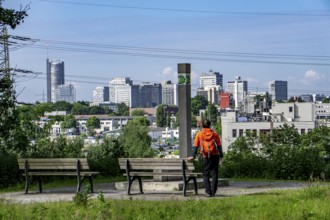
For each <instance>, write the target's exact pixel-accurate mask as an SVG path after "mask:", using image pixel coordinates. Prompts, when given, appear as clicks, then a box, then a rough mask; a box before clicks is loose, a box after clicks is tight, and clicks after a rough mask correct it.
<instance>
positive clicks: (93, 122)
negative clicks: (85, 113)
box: [86, 116, 101, 135]
mask: <svg viewBox="0 0 330 220" xmlns="http://www.w3.org/2000/svg"><path fill="white" fill-rule="evenodd" d="M86 126H87V129H88V132H89V133H90V135H93V134H94V129H96V128H100V127H101V121H100V119H98V118H97V117H95V116H93V117H90V118H88V119H87V122H86Z"/></svg>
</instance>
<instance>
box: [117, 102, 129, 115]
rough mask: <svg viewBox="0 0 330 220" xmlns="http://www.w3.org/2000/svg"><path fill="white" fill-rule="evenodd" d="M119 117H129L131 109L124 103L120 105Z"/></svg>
mask: <svg viewBox="0 0 330 220" xmlns="http://www.w3.org/2000/svg"><path fill="white" fill-rule="evenodd" d="M117 115H118V116H128V115H129V107H128V106H127V105H126V104H125V103H124V102H122V103H119V104H118V111H117Z"/></svg>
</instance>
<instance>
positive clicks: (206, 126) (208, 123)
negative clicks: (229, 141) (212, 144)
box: [202, 119, 211, 128]
mask: <svg viewBox="0 0 330 220" xmlns="http://www.w3.org/2000/svg"><path fill="white" fill-rule="evenodd" d="M202 126H203V128H210V127H211V121H210V120H209V119H205V120H204V121H203V124H202Z"/></svg>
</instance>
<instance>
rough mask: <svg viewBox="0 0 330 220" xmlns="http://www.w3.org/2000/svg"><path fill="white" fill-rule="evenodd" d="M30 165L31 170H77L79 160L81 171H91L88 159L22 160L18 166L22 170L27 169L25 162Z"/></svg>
mask: <svg viewBox="0 0 330 220" xmlns="http://www.w3.org/2000/svg"><path fill="white" fill-rule="evenodd" d="M26 160H27V161H28V163H29V170H34V169H40V170H56V169H63V170H75V169H76V166H77V160H79V161H80V167H81V170H89V166H88V163H87V158H20V159H18V165H19V168H20V169H25V161H26Z"/></svg>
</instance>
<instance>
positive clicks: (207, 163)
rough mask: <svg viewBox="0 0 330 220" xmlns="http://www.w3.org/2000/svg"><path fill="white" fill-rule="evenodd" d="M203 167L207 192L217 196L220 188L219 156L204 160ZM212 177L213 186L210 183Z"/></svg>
mask: <svg viewBox="0 0 330 220" xmlns="http://www.w3.org/2000/svg"><path fill="white" fill-rule="evenodd" d="M203 167H204V171H203V180H204V185H205V192H206V193H208V194H213V195H215V193H216V192H217V188H218V170H219V155H212V156H211V157H210V158H203ZM210 175H211V176H212V184H211V183H210Z"/></svg>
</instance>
